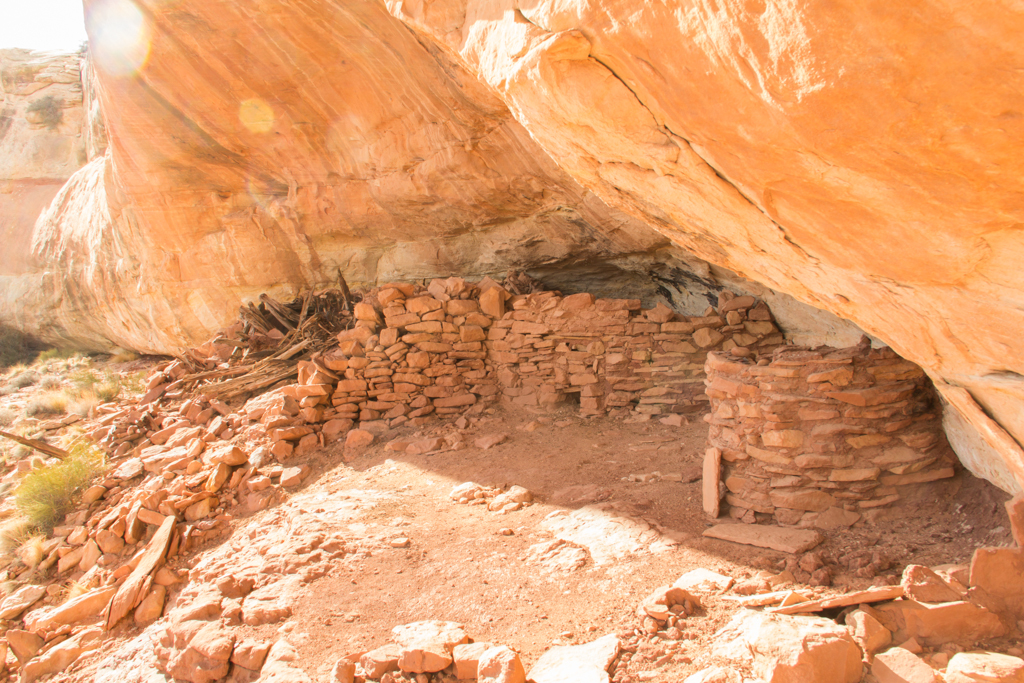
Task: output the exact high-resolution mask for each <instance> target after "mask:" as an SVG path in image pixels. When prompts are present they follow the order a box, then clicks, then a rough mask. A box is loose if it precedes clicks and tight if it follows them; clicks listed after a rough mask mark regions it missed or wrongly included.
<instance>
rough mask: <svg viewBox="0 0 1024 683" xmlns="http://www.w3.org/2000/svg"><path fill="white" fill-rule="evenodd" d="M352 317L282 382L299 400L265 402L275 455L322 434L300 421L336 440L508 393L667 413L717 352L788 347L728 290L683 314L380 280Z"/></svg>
mask: <svg viewBox="0 0 1024 683" xmlns="http://www.w3.org/2000/svg"><path fill="white" fill-rule="evenodd" d="M354 313H355V318H356V320H357V322H356V326H355V327H354V328H353V329H350V330H346V331H345V332H342V333H341V334H340V335H339V337H338V339H339V344H338V346H337V348H335V349H333V350H332V351H331V352H330V353H328V354H326V355H324V356H321V357H317V358H314V359H313V360H311V361H304V362H302V363H300V367H299V378H298V383H297V384H296V385H293V386H289V387H286V388H285V389H283V390H282V391H283V393H284V394H286V395H287V396H288V397H289V398H291V399H292V403H288V404H287V406H285V404H284V403H282V402H281V401H280V400H279V401H278V403H280V404H281V405H279V406H277V407H275V408H270V409H269V412H268V409H263V410H262V412H260V414H261V415H262V416H264V417H263V419H264V421H267V420H269V423H268V424H269V425H270V426H271V427H272V431H271V437H272V439H273V440H274V441H275V449H276V450H275V453H277V454H279V455H284V456H287V455H290V454H291V450H290V449H291V448H292V444H296V443H297V442H301V441H302V440H303V439H305V440H306V442H308V443H307V445H310V446H311V445H312V444H313V443H314V441H320V439H319V437H317V436H314V432H315V431H316V430H315V428H313V427H310V426H305V425H315V424H318V423H322V424H323V426H322V427H321V428H320V430H319V431H320V432H321V433H322V435H323V439H322V440H323V441H334V440H337V439H339V438H341V437H343V436H344V435H345V433H347V432H348V431H349V430H350V429H352V428H353V427H355V426H357V425H362V426H364V427H365V426H367V425H369V424H370V423H378V424H382V425H386V426H388V427H394V426H398V425H400V424H403V423H405V422H412V423H413V424H419V423H421V422H423V421H426V420H428V419H430V418H431V417H433V416H435V415H439V416H444V415H455V414H458V413H462V412H466V411H469V410H479V409H481V408H482V407H484V406H486V405H488V404H491V403H493V402H495V401H497V400H498V399H499V398H502V397H504V398H506V399H507V400H509V401H511V402H512V403H515V404H519V405H528V406H540V405H549V404H555V403H559V402H562V401H565V400H570V401H574V400H578V403H579V405H580V409H581V412H582V413H583V414H585V415H603V414H607V413H612V414H616V415H625V414H628V413H630V412H631V411H634V412H636V413H639V414H645V415H651V416H654V415H658V416H664V417H671V416H672V414H677V413H682V412H685V411H686V410H688V409H692V408H693V407H694V406H699V405H700V404H702V403H706V401H707V396H706V395H705V393H704V361H705V358H706V356H707V353H708V351H709V350H714V349H720V350H726V351H729V350H731V351H732V352H733V353H738V354H746V355H754V354H757V353H765V352H770V350H771V349H773V348H775V347H776V346H778V345H780V344H782V343H783V337H782V334H781V333H780V332H779V330H778V328H777V327H776V326H775V324H774V323H773V322H772V320H771V313H770V311H769V310H768V307H767V306H766V305H765V304H763V303H758V302H757V301H756V300H755V299H754V298H753V297H749V296H744V297H735V296H732V295H731V294H729V293H726V294H725V295H723V297H722V300H721V302H720V306H719V309H718V310H716V309H714V308H710V307H709V309H708V310H707V311H705V315H703V316H699V317H686V316H682V315H679V314H677V313H675V312H674V311H673V310H671V309H670V308H668V307H667V306H665V305H663V304H659V305H658V306H656V307H654V308H652V309H648V310H644V309H642V308H641V305H640V301H639V300H638V299H595V298H594V297H593V296H592V295H590V294H574V295H571V296H566V297H563V296H561V295H560V294H559V293H558V292H534V293H531V294H526V295H513V294H511V293H509V292H508V291H507V290H506V289H504V288H503V287H502V286H501V285H499V284H498V283H496V282H494V281H493V280H489V279H484V280H483V281H481V282H479V283H467V282H466V281H465V280H463V279H461V278H448V279H446V280H434V281H432V282H431V283H430V284H429V286H427V287H423V286H421V285H413V284H389V285H385V286H383V287H381V288H380V289H379V290H376V291H374V292H370V293H368V294H367V295H366V296H365V297H364V298H363V300H362V301H361V302H360V303H358V304H356V305H355V310H354ZM260 408H261V409H262V405H261V406H260ZM278 410H280V411H282V414H281V415H280V416H278V415H277V414H276V412H277V411H278ZM278 452H279V453H278Z"/></svg>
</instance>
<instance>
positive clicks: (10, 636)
mask: <svg viewBox="0 0 1024 683" xmlns="http://www.w3.org/2000/svg"><path fill="white" fill-rule="evenodd" d="M6 638H7V644H8V645H9V646H10V648H11V652H13V653H14V656H15V657H17V658H18V661H19V662H21V665H22V666H24V665H25V662H27V661H29V660H30V659H32V658H33V657H35V656H36V653H37V652H39V650H41V649H42V647H43V644H44V643H45V642H46V641H44V640H43V639H42V637H40V636H38V635H36V634H35V633H30V632H28V631H19V630H18V629H11V630H9V631H8V632H7V635H6Z"/></svg>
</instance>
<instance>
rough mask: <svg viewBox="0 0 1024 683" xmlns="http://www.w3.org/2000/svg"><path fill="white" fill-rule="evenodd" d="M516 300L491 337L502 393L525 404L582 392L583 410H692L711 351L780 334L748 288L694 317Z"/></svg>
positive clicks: (778, 338) (766, 346) (610, 303)
mask: <svg viewBox="0 0 1024 683" xmlns="http://www.w3.org/2000/svg"><path fill="white" fill-rule="evenodd" d="M511 304H512V309H513V310H512V311H510V312H509V313H507V314H505V315H504V316H503V317H502V319H501V320H499V321H497V322H496V323H495V324H494V325H493V326H492V327H491V328H490V330H488V334H487V342H485V344H486V346H487V349H488V355H487V358H488V360H489V361H490V362H491V363H493V364H494V366H495V368H496V374H497V379H498V384H499V386H500V387H501V392H502V394H503V396H505V397H506V398H507V399H509V400H510V401H511V402H512V403H515V404H520V405H528V406H535V405H550V404H556V403H560V402H562V401H565V400H567V399H570V400H578V401H579V404H580V412H581V414H583V415H603V414H612V415H619V416H621V415H626V414H628V413H629V412H630V411H635V412H636V413H640V414H646V415H669V414H672V413H682V412H685V411H687V410H692V409H693V407H694V406H697V405H699V404H701V403H702V402H706V401H707V397H706V395H705V393H704V360H705V358H706V356H707V354H708V351H710V350H713V349H726V350H729V349H740V348H742V351H738V352H740V353H754V352H755V351H754V350H759V351H761V352H764V351H769V350H770V349H772V348H774V347H775V346H777V345H779V344H782V343H783V337H782V334H781V333H780V332H779V330H778V328H776V327H775V325H774V324H773V323H772V321H771V313H770V312H769V310H768V307H767V306H765V305H764V304H763V303H762V304H758V303H757V302H756V301H755V300H754V299H753V298H752V297H735V298H732V297H729V298H728V299H727V300H725V301H723V303H722V305H721V306H720V310H719V311H717V312H716V311H715V309H713V308H709V309H708V310H707V311H705V315H704V316H702V317H693V318H687V317H685V316H681V315H678V314H676V313H675V312H674V311H672V310H671V309H670V308H668V307H667V306H664V305H662V304H659V305H658V306H656V307H654V308H652V309H649V310H642V309H641V306H640V301H639V300H638V299H595V298H594V297H593V296H592V295H590V294H573V295H571V296H567V297H560V296H558V295H557V294H556V293H555V292H538V293H535V294H531V295H529V296H526V297H517V298H514V299H513V300H512V302H511ZM752 349H754V350H752Z"/></svg>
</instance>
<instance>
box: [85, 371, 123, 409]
mask: <svg viewBox="0 0 1024 683" xmlns="http://www.w3.org/2000/svg"><path fill="white" fill-rule="evenodd" d="M92 390H93V392H94V393H95V394H96V397H97V398H99V399H100V401H101V402H102V403H109V402H110V401H113V400H114V399H115V398H117V396H118V394H120V393H121V378H120V377H118V376H117V375H115V374H114V373H110V372H108V373H107V374H106V375H104V377H103V379H102V380H101V381H99V382H97V383H96V384H95V385H94V386H93V388H92Z"/></svg>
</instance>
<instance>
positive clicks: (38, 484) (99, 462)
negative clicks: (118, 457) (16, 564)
mask: <svg viewBox="0 0 1024 683" xmlns="http://www.w3.org/2000/svg"><path fill="white" fill-rule="evenodd" d="M105 467H106V462H105V460H104V457H103V453H102V452H101V451H100V450H99V449H97V448H94V447H90V446H85V445H78V446H75V447H73V448H72V450H71V454H70V455H69V456H68V457H67V458H65V459H64V460H61V461H59V462H57V463H54V464H52V465H46V466H44V467H42V468H39V469H34V470H32V471H31V472H29V473H28V474H26V475H25V478H24V479H22V480H21V484H20V485H19V486H18V488H17V490H15V492H14V503H15V505H16V506H17V508H18V511H19V512H20V513H21V514H22V515H23V516H24V517H25V519H27V520H28V521H29V524H30V525H31V527H32V528H33V529H38V530H40V531H45V532H46V533H49V532H51V531H52V530H53V527H54V526H55V525H57V524H59V523H61V522H62V521H63V519H64V516H65V515H66V514H67V513H69V512H71V511H72V510H73V509H74V507H75V504H76V503H77V502H78V499H79V496H81V494H82V492H83V491H85V489H86V488H88V487H89V485H90V484H91V483H92V481H93V479H95V478H96V477H97V476H98V475H99V474H101V473H102V472H103V470H104V468H105ZM19 545H20V544H19Z"/></svg>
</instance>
